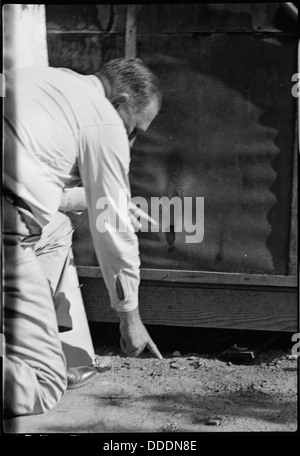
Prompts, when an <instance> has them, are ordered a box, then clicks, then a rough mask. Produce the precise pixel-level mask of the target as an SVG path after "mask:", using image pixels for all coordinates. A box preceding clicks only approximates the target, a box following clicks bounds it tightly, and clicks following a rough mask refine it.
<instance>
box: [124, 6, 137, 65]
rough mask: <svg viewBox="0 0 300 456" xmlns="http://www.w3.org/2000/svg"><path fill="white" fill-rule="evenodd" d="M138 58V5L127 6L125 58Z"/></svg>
mask: <svg viewBox="0 0 300 456" xmlns="http://www.w3.org/2000/svg"><path fill="white" fill-rule="evenodd" d="M135 56H136V5H127V13H126V30H125V57H135Z"/></svg>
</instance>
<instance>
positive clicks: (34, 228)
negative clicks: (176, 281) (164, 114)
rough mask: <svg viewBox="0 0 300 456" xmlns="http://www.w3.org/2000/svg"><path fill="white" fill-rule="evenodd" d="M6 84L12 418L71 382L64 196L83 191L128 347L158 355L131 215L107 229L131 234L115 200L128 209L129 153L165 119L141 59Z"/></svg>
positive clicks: (15, 74) (7, 387)
mask: <svg viewBox="0 0 300 456" xmlns="http://www.w3.org/2000/svg"><path fill="white" fill-rule="evenodd" d="M6 84H7V90H6V98H5V99H4V181H3V184H4V189H3V194H4V197H3V215H4V218H3V245H4V247H3V251H4V255H3V259H4V262H3V266H4V299H3V303H4V312H3V317H4V319H3V330H4V335H5V339H6V347H5V352H6V353H5V357H4V360H3V366H4V379H3V380H4V383H3V384H4V412H5V416H17V415H28V414H36V413H43V412H45V411H47V410H49V409H51V408H52V407H54V406H55V404H57V402H58V401H59V400H60V398H61V396H62V395H63V393H64V391H65V390H66V388H67V386H68V376H69V374H68V371H67V366H66V360H65V357H64V354H63V351H62V346H61V342H60V339H59V334H58V330H59V329H58V326H60V327H68V325H69V322H68V321H67V320H66V321H62V320H63V315H64V314H66V313H64V312H61V308H62V307H63V306H64V305H68V300H67V299H66V297H65V296H64V293H63V292H61V290H62V289H63V288H61V280H62V278H63V277H64V274H63V271H64V268H65V266H66V264H67V262H68V261H69V255H70V251H71V239H72V227H71V225H70V223H69V220H68V219H67V218H66V216H65V215H64V214H62V213H61V212H60V210H61V205H62V200H63V198H62V197H63V194H64V193H65V190H66V189H67V188H74V187H75V188H76V187H77V186H78V185H79V184H80V183H81V184H82V185H83V187H84V191H85V198H86V206H87V211H88V217H89V224H90V230H91V235H92V239H93V243H94V248H95V252H96V255H97V259H98V262H99V265H100V267H101V271H102V274H103V277H104V280H105V284H106V286H107V289H108V292H109V295H110V300H111V305H112V307H113V308H114V309H115V310H116V312H117V313H118V315H119V319H120V332H121V339H122V348H123V350H124V351H125V353H126V354H128V355H129V356H137V355H138V354H139V353H141V352H142V351H143V349H144V348H145V347H148V349H149V350H150V351H151V352H152V353H153V355H154V356H157V357H161V355H160V353H159V351H158V349H157V347H156V346H155V344H154V342H153V341H152V339H151V337H150V335H149V334H148V332H147V330H146V328H145V326H144V325H143V323H142V321H141V318H140V316H139V310H138V288H139V267H140V260H139V250H138V241H137V237H136V234H135V230H134V229H133V227H132V225H131V223H130V216H129V214H127V215H126V216H125V218H126V217H128V219H129V223H125V226H126V227H127V229H125V230H124V229H122V230H118V229H115V228H116V227H115V226H113V225H112V223H111V221H112V220H114V221H117V226H120V225H121V224H123V226H124V211H123V210H121V209H120V208H119V207H118V204H117V203H118V199H119V194H120V192H123V194H124V193H125V195H126V198H127V200H128V202H130V187H129V181H128V172H129V163H130V145H131V144H132V143H133V141H134V139H135V137H136V135H137V134H138V133H139V132H143V131H145V130H146V129H147V128H148V126H149V125H150V123H151V122H152V120H153V118H154V117H155V116H156V114H157V113H158V111H159V109H160V103H161V97H160V93H159V89H158V85H157V80H156V78H155V76H154V75H153V74H152V73H151V72H150V71H149V69H148V68H147V67H145V66H144V64H143V63H142V62H141V61H140V60H138V59H117V60H113V61H111V62H108V63H107V64H106V65H104V67H103V68H102V70H101V72H100V73H98V74H96V75H91V76H82V75H79V74H77V73H75V72H73V71H71V70H67V69H57V68H24V69H19V70H12V71H10V72H7V74H6ZM103 198H104V199H106V200H108V201H110V202H111V205H110V210H111V213H110V216H111V220H110V218H109V217H108V219H107V218H106V220H105V221H103V224H105V226H99V219H98V215H99V201H101V199H103ZM102 201H103V200H102ZM85 375H86V373H85ZM79 380H80V381H82V379H79ZM73 382H74V379H73ZM75 382H76V379H75Z"/></svg>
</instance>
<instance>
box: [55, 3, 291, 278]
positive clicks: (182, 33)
mask: <svg viewBox="0 0 300 456" xmlns="http://www.w3.org/2000/svg"><path fill="white" fill-rule="evenodd" d="M46 8H47V9H46V13H47V14H46V18H47V28H48V35H47V36H48V52H49V63H50V65H51V66H65V67H69V68H72V69H74V70H76V71H79V72H80V73H83V74H88V73H93V72H94V71H96V70H97V69H98V68H99V67H100V66H101V65H102V63H103V62H104V61H107V60H109V59H111V58H114V57H121V56H123V55H124V47H125V21H126V5H98V6H97V5H74V6H70V5H68V6H64V5H61V6H59V5H47V7H46ZM136 12H137V37H136V39H137V46H136V48H137V56H138V57H141V58H142V59H144V60H145V61H146V63H147V64H148V65H149V66H150V67H151V68H152V69H153V71H155V73H157V74H158V76H159V77H160V79H161V82H162V88H163V93H164V102H163V107H162V110H161V112H160V114H159V116H158V117H157V118H156V119H155V121H154V122H153V124H152V125H151V127H150V129H149V130H148V131H147V133H146V134H145V135H143V136H142V137H141V138H140V139H138V140H137V141H136V143H135V146H134V149H133V151H132V163H131V183H132V192H133V195H138V196H144V197H147V198H150V197H151V196H168V197H173V196H179V197H180V198H184V197H186V196H193V197H196V196H200V197H204V200H205V223H204V228H205V234H204V240H203V241H202V242H201V243H199V244H187V243H186V242H185V236H186V234H187V233H184V232H183V233H175V237H173V239H171V240H170V236H168V235H167V234H166V233H162V232H160V233H141V234H140V235H139V237H140V250H141V259H142V266H144V267H150V268H156V269H157V268H158V269H159V268H169V269H188V270H204V271H221V272H240V273H242V272H247V273H262V274H283V275H284V274H287V272H288V257H289V234H290V219H291V212H290V208H291V195H292V170H293V150H294V141H295V122H296V120H295V111H296V100H295V99H294V98H293V97H292V96H291V88H292V84H293V83H292V82H291V76H292V74H293V73H295V72H297V66H296V58H297V30H296V24H295V23H294V22H293V21H292V19H290V18H289V16H288V15H287V14H286V12H285V11H284V10H283V9H282V7H281V6H280V4H276V3H274V4H267V3H266V4H250V3H249V4H200V5H197V4H194V5H189V4H188V5H183V4H182V5H137V8H136ZM73 221H74V224H75V227H76V232H75V235H74V240H75V244H74V251H75V259H76V263H77V264H78V265H87V266H93V265H97V261H96V258H95V254H94V251H93V247H92V244H91V240H90V236H89V232H88V226H87V217H86V215H83V216H81V217H79V218H78V217H75V218H73ZM79 239H80V242H77V241H78V240H79Z"/></svg>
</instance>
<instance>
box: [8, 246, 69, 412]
mask: <svg viewBox="0 0 300 456" xmlns="http://www.w3.org/2000/svg"><path fill="white" fill-rule="evenodd" d="M4 334H5V338H6V347H5V348H6V356H5V357H4V359H3V366H4V384H3V386H4V413H5V416H13V415H14V416H17V415H31V414H37V413H43V412H46V411H47V410H49V409H51V408H53V407H54V406H55V405H56V404H57V402H58V401H59V400H60V398H61V396H62V394H63V392H64V391H65V389H66V386H67V377H66V362H65V357H64V354H63V351H62V347H61V342H60V339H59V334H58V327H57V320H56V315H55V310H54V305H53V299H52V296H51V292H50V288H49V283H48V281H47V279H46V277H45V275H44V273H43V271H42V269H41V267H40V265H39V264H38V261H37V259H36V256H35V254H34V252H33V249H32V247H26V248H25V247H23V246H21V245H20V244H17V245H5V246H4Z"/></svg>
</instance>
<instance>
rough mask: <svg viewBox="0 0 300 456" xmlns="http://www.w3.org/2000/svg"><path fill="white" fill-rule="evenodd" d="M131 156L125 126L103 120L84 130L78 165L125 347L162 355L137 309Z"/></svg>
mask: <svg viewBox="0 0 300 456" xmlns="http://www.w3.org/2000/svg"><path fill="white" fill-rule="evenodd" d="M129 160H130V155H129V144H128V139H127V135H126V132H125V129H124V128H122V127H119V126H114V125H106V126H105V125H104V126H99V127H86V128H85V129H84V131H83V132H82V138H81V152H80V157H79V170H80V174H81V178H82V183H83V185H84V187H85V191H86V200H87V207H88V215H89V223H90V230H91V234H92V239H93V243H94V247H95V252H96V255H97V259H98V262H99V265H100V268H101V272H102V275H103V278H104V281H105V284H106V287H107V289H108V292H109V296H110V301H111V306H112V307H113V308H114V309H115V310H116V311H117V312H118V315H119V319H120V332H121V339H122V347H123V350H124V352H125V353H127V354H128V355H130V356H137V355H138V354H139V353H141V351H143V349H144V348H145V347H148V348H149V349H150V350H151V351H152V353H153V354H154V355H155V356H158V357H161V355H160V353H159V351H158V350H157V348H156V347H155V344H154V343H153V341H152V339H151V337H150V336H149V334H148V332H147V330H146V328H145V326H144V325H143V323H142V321H141V319H140V316H139V310H138V289H139V282H140V271H139V268H140V258H139V249H138V239H137V236H136V234H135V232H134V228H133V227H132V224H131V223H130V218H129V212H128V210H129V207H128V206H129V202H130V187H129V180H128V171H129Z"/></svg>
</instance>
